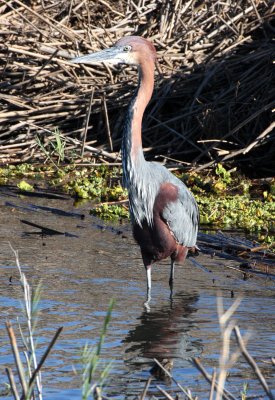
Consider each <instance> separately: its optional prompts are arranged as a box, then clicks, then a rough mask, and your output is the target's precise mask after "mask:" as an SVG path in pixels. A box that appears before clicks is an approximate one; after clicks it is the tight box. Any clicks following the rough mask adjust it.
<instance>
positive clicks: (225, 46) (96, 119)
mask: <svg viewBox="0 0 275 400" xmlns="http://www.w3.org/2000/svg"><path fill="white" fill-rule="evenodd" d="M274 8H275V5H274V3H273V2H272V1H271V0H268V1H264V0H257V1H255V0H244V1H243V2H242V4H241V5H240V3H239V1H238V0H233V1H231V2H230V3H224V2H223V3H222V2H220V1H219V0H215V1H213V2H210V3H207V2H206V3H205V2H203V3H200V4H198V3H197V2H194V1H192V0H190V1H187V2H186V1H184V0H165V1H164V2H162V1H159V0H154V1H153V2H152V1H149V0H144V1H143V2H141V3H139V5H137V4H136V2H134V1H128V2H114V1H111V0H104V1H100V2H98V1H95V0H93V1H90V2H88V3H87V2H85V1H82V2H80V3H78V4H76V5H75V4H74V3H73V2H71V1H69V0H64V1H62V2H57V1H56V0H50V2H48V3H47V4H46V5H45V4H44V3H43V2H39V1H36V2H35V1H32V2H30V4H29V5H26V4H25V3H24V2H21V1H20V0H3V4H2V5H1V13H0V24H1V31H0V40H1V42H2V43H4V45H3V46H2V47H1V48H0V59H1V61H0V63H1V64H0V66H1V68H2V70H1V75H0V79H1V80H0V89H1V95H0V122H1V128H0V163H4V162H11V161H12V160H13V159H15V158H16V159H19V160H20V159H21V160H23V159H26V158H28V154H26V153H25V152H24V151H23V148H24V146H23V144H24V143H25V142H26V141H30V140H35V138H36V135H37V133H38V134H39V135H40V136H44V137H47V133H46V131H45V129H46V130H48V131H51V132H53V131H54V130H55V129H56V128H58V129H59V130H60V131H61V132H62V134H64V135H69V136H70V137H71V138H73V139H77V140H76V142H75V143H74V146H75V149H77V150H78V151H79V155H80V156H83V151H84V150H85V148H84V147H83V143H85V141H86V140H85V141H84V142H83V136H82V133H81V131H82V127H83V120H85V119H86V121H87V109H88V110H89V103H90V99H91V94H92V93H93V107H92V109H91V110H90V112H89V114H90V118H89V120H90V122H89V124H90V127H89V129H88V128H87V127H86V128H85V129H86V134H87V140H88V141H89V140H93V141H94V142H95V146H94V147H95V148H97V147H99V146H103V147H105V148H104V150H106V149H108V148H110V149H111V152H113V149H112V145H114V149H115V151H117V150H118V149H119V140H117V139H118V138H120V137H121V125H122V120H123V115H124V112H125V107H126V105H127V104H128V98H129V93H130V92H132V90H133V88H134V87H135V85H136V82H137V78H136V71H133V70H132V69H130V68H128V69H126V70H125V71H124V72H120V73H117V70H116V69H113V68H107V67H104V66H102V67H98V68H94V67H92V66H85V67H84V66H77V65H72V64H71V63H70V58H71V57H73V56H75V55H77V54H78V53H87V52H90V51H96V50H99V49H100V48H102V47H106V46H110V45H112V44H113V43H114V42H115V41H116V40H117V39H118V38H120V37H121V36H124V35H129V34H138V35H142V36H145V37H147V38H151V39H152V40H153V41H154V43H155V44H156V46H157V47H158V54H159V57H158V68H157V70H158V71H159V74H158V75H156V90H155V94H154V96H153V99H152V102H151V105H150V107H149V109H148V112H147V114H148V117H149V118H147V119H146V120H145V121H144V146H145V147H150V148H151V150H150V153H151V155H154V153H158V152H159V150H158V149H160V148H161V151H162V153H163V154H165V155H167V154H169V156H171V157H172V158H176V159H180V160H185V161H186V162H188V163H190V164H189V168H190V165H193V167H195V168H197V167H200V168H207V167H209V166H211V165H213V164H215V163H216V162H217V161H223V162H227V163H236V162H237V163H239V164H241V165H244V164H245V163H246V164H247V163H248V162H249V163H251V164H252V165H254V167H255V165H259V166H261V167H262V168H264V169H265V171H266V172H267V173H268V171H271V170H272V167H271V166H270V160H272V157H273V156H274V153H275V149H274V144H273V143H274V132H273V131H274V126H273V125H272V116H271V110H272V108H274V90H273V89H272V88H271V87H270V82H271V79H272V76H274V72H273V66H272V61H271V60H272V59H273V58H274V46H273V43H272V35H273V33H272V32H273V31H272V29H271V28H270V26H271V21H272V18H273V17H274ZM104 93H105V95H104ZM102 97H104V101H103V108H102V106H101V104H102ZM105 98H106V101H105ZM33 124H35V125H36V127H35V126H33ZM209 140H214V141H215V142H210V141H209ZM11 142H12V143H13V144H15V143H16V144H18V151H17V152H16V153H15V152H11V153H10V154H9V157H6V156H5V155H3V153H2V150H4V148H3V147H2V146H4V145H5V146H9V144H11ZM115 143H116V144H115ZM65 151H66V148H65ZM34 153H35V155H34V157H35V158H36V159H41V158H43V153H41V152H40V151H39V149H38V148H36V149H35V151H34ZM107 153H108V152H107ZM97 154H98V152H96V151H95V152H93V154H92V157H93V158H94V159H96V160H97V162H98V161H99V160H100V158H99V156H98V155H97ZM255 155H256V156H257V157H254V156H255ZM101 157H103V158H101V160H103V159H104V158H105V155H104V154H101ZM260 157H261V161H259V159H260ZM273 158H274V157H273ZM106 160H107V161H108V157H107V158H106Z"/></svg>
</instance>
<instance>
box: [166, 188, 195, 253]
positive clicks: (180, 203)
mask: <svg viewBox="0 0 275 400" xmlns="http://www.w3.org/2000/svg"><path fill="white" fill-rule="evenodd" d="M173 183H174V184H176V186H177V187H178V190H179V193H178V194H179V195H178V199H177V200H176V201H173V202H169V203H167V205H166V206H165V207H164V209H163V212H162V216H163V218H164V219H165V221H166V222H167V224H168V226H169V228H170V229H171V231H172V232H173V235H174V236H175V238H176V240H177V241H178V242H179V243H180V244H183V245H185V246H188V247H192V246H195V244H196V241H197V234H198V225H199V210H198V206H197V203H196V200H195V199H194V197H193V195H192V193H191V192H190V191H189V190H188V189H187V187H186V186H185V185H184V184H183V183H182V182H181V181H178V182H177V183H176V182H173Z"/></svg>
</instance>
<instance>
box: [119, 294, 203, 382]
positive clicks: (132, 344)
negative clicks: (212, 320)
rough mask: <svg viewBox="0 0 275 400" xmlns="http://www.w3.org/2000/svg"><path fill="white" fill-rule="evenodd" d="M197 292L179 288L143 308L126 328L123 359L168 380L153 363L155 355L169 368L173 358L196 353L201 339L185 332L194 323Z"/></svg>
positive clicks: (182, 357) (158, 377) (135, 366)
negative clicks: (136, 322) (167, 299)
mask: <svg viewBox="0 0 275 400" xmlns="http://www.w3.org/2000/svg"><path fill="white" fill-rule="evenodd" d="M198 298H199V296H198V295H197V294H194V293H193V294H187V293H182V292H179V293H177V294H175V296H174V299H173V301H171V302H170V303H168V304H166V305H163V306H162V307H159V308H157V309H155V310H153V307H152V308H151V311H150V313H148V312H147V311H146V310H144V312H143V313H142V314H141V316H140V317H139V318H138V319H139V320H140V324H139V325H138V326H136V327H135V328H134V329H132V330H130V331H129V332H128V334H127V336H126V337H125V339H124V340H123V343H126V344H127V348H126V351H125V354H126V357H127V356H129V358H128V357H127V360H126V361H125V362H126V363H127V365H128V367H129V368H130V369H137V368H140V367H141V368H142V369H144V368H146V369H150V372H151V374H152V375H153V376H154V377H155V378H157V379H160V380H165V381H167V380H169V378H168V377H167V375H166V374H165V372H164V371H163V370H162V368H161V367H159V366H158V365H157V364H155V363H154V361H153V359H154V358H155V359H157V360H158V361H159V362H160V363H161V364H162V365H163V366H164V367H165V368H166V369H167V370H168V371H171V369H172V368H173V363H174V359H176V358H181V359H185V360H187V359H189V358H191V357H194V356H197V355H198V353H200V350H201V342H199V341H197V340H194V339H192V338H191V336H190V335H189V334H188V332H189V330H190V329H191V328H192V327H193V326H194V323H193V320H192V318H191V316H192V314H193V313H194V312H196V311H197V308H196V306H195V304H196V302H197V301H198Z"/></svg>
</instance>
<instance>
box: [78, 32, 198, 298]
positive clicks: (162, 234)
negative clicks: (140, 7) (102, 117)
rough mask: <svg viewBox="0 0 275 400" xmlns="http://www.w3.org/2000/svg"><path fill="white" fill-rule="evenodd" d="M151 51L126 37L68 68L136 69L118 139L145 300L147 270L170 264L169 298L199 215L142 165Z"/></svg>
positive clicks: (170, 179)
mask: <svg viewBox="0 0 275 400" xmlns="http://www.w3.org/2000/svg"><path fill="white" fill-rule="evenodd" d="M155 60H156V50H155V47H154V46H153V44H152V43H151V42H150V41H148V40H146V39H144V38H142V37H139V36H126V37H124V38H122V39H120V40H119V41H118V42H117V43H116V44H115V45H114V46H113V47H111V48H107V49H105V50H103V51H99V52H96V53H93V54H88V55H86V56H83V57H78V58H75V59H73V60H72V62H73V63H85V64H93V63H98V62H104V63H109V64H112V65H118V64H126V65H136V66H137V67H138V71H139V83H138V87H137V90H136V92H135V94H134V96H133V98H132V100H131V102H130V104H129V107H128V111H127V113H126V115H125V121H124V129H123V139H122V165H123V182H124V186H125V187H126V188H127V189H128V193H129V209H130V215H131V221H132V225H133V235H134V238H135V240H136V241H137V243H138V244H139V246H140V249H141V255H142V259H143V263H144V266H145V269H146V274H147V300H150V294H151V267H152V265H153V264H154V263H155V262H157V261H160V260H162V259H165V258H167V257H170V258H171V269H170V279H169V285H170V289H171V293H172V288H173V279H174V266H175V262H176V261H177V262H183V261H184V260H185V258H186V255H187V252H188V248H193V247H194V246H195V245H196V240H197V232H198V221H199V212H198V207H197V203H196V201H195V199H194V197H193V195H192V194H191V192H190V191H189V190H188V189H187V187H186V186H185V185H184V183H183V182H182V181H181V180H180V179H178V178H177V177H176V176H174V175H173V174H172V173H170V172H169V171H168V170H167V169H166V168H165V167H164V166H163V165H161V164H159V163H156V162H148V161H146V160H145V158H144V154H143V150H142V135H141V127H142V118H143V114H144V110H145V108H146V106H147V104H148V103H149V101H150V99H151V96H152V92H153V88H154V69H155Z"/></svg>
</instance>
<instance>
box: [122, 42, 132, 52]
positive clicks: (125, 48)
mask: <svg viewBox="0 0 275 400" xmlns="http://www.w3.org/2000/svg"><path fill="white" fill-rule="evenodd" d="M131 50H132V46H130V45H129V44H127V46H124V47H123V51H126V52H129V51H131Z"/></svg>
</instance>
